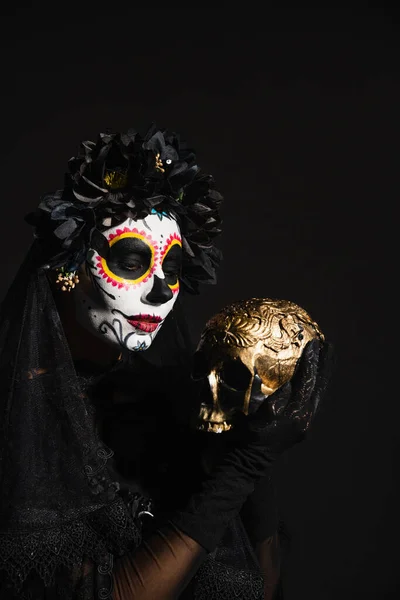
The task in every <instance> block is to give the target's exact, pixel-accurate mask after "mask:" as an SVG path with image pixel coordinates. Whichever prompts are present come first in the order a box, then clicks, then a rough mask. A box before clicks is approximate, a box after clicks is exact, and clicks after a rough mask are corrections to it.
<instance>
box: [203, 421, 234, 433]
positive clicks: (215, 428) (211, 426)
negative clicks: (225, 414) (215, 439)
mask: <svg viewBox="0 0 400 600" xmlns="http://www.w3.org/2000/svg"><path fill="white" fill-rule="evenodd" d="M231 427H232V425H231V424H230V423H227V422H226V421H223V423H215V422H213V421H205V422H203V423H200V424H199V426H198V427H197V429H199V430H200V431H207V432H211V433H223V432H224V431H229V430H230V429H231Z"/></svg>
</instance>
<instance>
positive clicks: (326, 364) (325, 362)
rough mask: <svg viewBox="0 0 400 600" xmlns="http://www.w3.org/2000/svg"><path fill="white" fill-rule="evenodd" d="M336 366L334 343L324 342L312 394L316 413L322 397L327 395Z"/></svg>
mask: <svg viewBox="0 0 400 600" xmlns="http://www.w3.org/2000/svg"><path fill="white" fill-rule="evenodd" d="M334 366H335V352H334V348H333V345H332V344H330V343H324V344H323V345H322V347H321V351H320V354H319V361H318V373H317V380H316V383H315V387H314V390H313V394H312V396H313V398H312V404H313V407H314V414H315V413H316V411H317V410H318V408H319V406H320V402H321V400H322V398H323V397H324V396H325V392H326V389H327V387H328V385H329V382H330V380H331V378H332V374H333V370H334Z"/></svg>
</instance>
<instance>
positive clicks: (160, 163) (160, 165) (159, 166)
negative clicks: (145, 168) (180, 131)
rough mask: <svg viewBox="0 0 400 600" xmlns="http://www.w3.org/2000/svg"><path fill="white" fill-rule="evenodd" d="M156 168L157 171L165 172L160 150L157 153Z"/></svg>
mask: <svg viewBox="0 0 400 600" xmlns="http://www.w3.org/2000/svg"><path fill="white" fill-rule="evenodd" d="M154 168H155V169H157V171H161V173H165V169H164V164H163V161H162V160H161V158H160V153H159V152H157V154H156V164H155V165H154Z"/></svg>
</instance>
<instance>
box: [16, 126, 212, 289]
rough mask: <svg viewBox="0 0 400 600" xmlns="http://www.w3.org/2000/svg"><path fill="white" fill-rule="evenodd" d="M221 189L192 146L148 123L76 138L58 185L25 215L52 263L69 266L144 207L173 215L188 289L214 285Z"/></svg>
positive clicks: (144, 212)
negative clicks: (139, 127) (91, 137)
mask: <svg viewBox="0 0 400 600" xmlns="http://www.w3.org/2000/svg"><path fill="white" fill-rule="evenodd" d="M221 202H222V196H221V194H220V193H219V192H218V191H217V190H216V189H215V183H214V179H213V177H212V176H211V175H206V174H203V173H202V172H201V171H200V168H199V167H198V165H197V164H196V156H195V154H194V151H193V150H192V149H190V148H188V147H187V145H186V144H185V143H183V142H181V141H180V140H179V137H178V136H177V134H176V133H173V132H169V131H167V130H163V131H162V130H160V129H157V128H156V126H155V125H153V126H152V127H151V128H150V129H149V131H148V132H147V133H146V134H145V135H144V136H143V137H142V136H141V135H140V134H139V133H137V132H136V131H134V130H129V131H127V132H126V133H101V134H99V137H98V140H97V142H96V143H95V142H91V141H85V142H82V143H81V147H80V151H79V154H78V156H77V157H73V158H71V159H70V161H69V172H68V173H67V174H66V176H65V185H64V189H62V190H58V191H56V192H55V193H53V194H47V195H45V196H44V197H43V198H42V200H41V202H40V204H39V206H38V208H37V209H36V211H34V212H32V213H29V214H28V215H27V216H26V217H25V220H26V221H27V222H28V223H30V224H31V225H33V226H34V228H35V238H36V239H37V240H38V241H39V242H40V243H41V246H42V250H43V253H44V257H45V258H44V260H45V261H46V263H47V264H48V265H49V266H50V267H51V268H59V267H61V266H64V267H66V269H67V270H69V271H73V270H76V269H77V268H78V267H79V265H81V264H82V263H83V262H84V260H85V258H86V255H87V251H88V250H89V248H90V247H92V248H96V249H98V250H99V252H101V246H102V245H104V241H105V238H104V236H102V235H101V232H102V231H104V230H105V229H107V228H109V227H112V226H114V225H116V224H118V223H120V222H122V221H124V220H126V219H127V218H129V217H130V218H132V219H142V218H144V217H145V216H147V215H149V214H150V213H151V212H154V211H157V212H159V213H162V212H166V213H167V214H171V215H173V216H174V217H175V218H176V219H177V221H178V223H179V226H180V230H181V234H182V248H183V257H184V258H183V267H182V278H181V281H182V283H183V286H184V287H185V288H186V289H187V290H188V291H190V292H192V293H196V292H197V291H198V284H199V283H215V280H216V269H217V267H218V265H219V262H220V260H221V253H220V251H219V250H218V249H217V248H216V247H215V246H214V238H215V237H216V236H217V235H219V234H220V233H221V229H220V226H221V216H220V205H221Z"/></svg>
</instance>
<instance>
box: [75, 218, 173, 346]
mask: <svg viewBox="0 0 400 600" xmlns="http://www.w3.org/2000/svg"><path fill="white" fill-rule="evenodd" d="M103 235H104V236H105V237H106V239H107V240H108V244H109V248H110V250H109V256H108V257H107V260H106V259H105V258H102V257H101V256H100V255H99V254H98V253H97V252H96V251H95V250H92V249H91V250H90V251H89V252H88V257H87V262H86V265H84V266H83V267H82V269H81V273H80V283H79V285H77V287H76V288H75V289H74V298H75V301H76V307H77V318H78V321H79V322H80V323H81V324H82V325H83V326H84V327H85V328H87V329H89V330H90V331H91V332H92V333H95V334H96V335H97V336H98V337H101V338H102V339H104V340H106V341H108V342H109V343H111V344H115V345H118V346H119V347H120V348H121V349H123V348H125V349H128V350H146V349H147V348H148V347H149V346H150V344H151V343H152V341H153V339H154V338H155V336H156V335H157V332H158V331H159V330H160V328H161V326H162V323H163V321H164V319H165V318H166V317H167V315H168V314H169V312H170V311H171V310H172V307H173V305H174V303H175V301H176V299H177V296H178V293H179V274H180V268H181V260H182V244H181V236H180V231H179V227H178V225H177V223H176V221H175V220H174V219H173V218H172V217H170V216H167V215H165V214H161V213H154V214H150V215H149V216H147V217H146V218H145V219H143V220H137V221H135V220H133V219H127V220H126V221H124V222H123V223H121V224H120V225H118V226H115V227H111V228H110V229H107V230H106V231H103Z"/></svg>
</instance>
